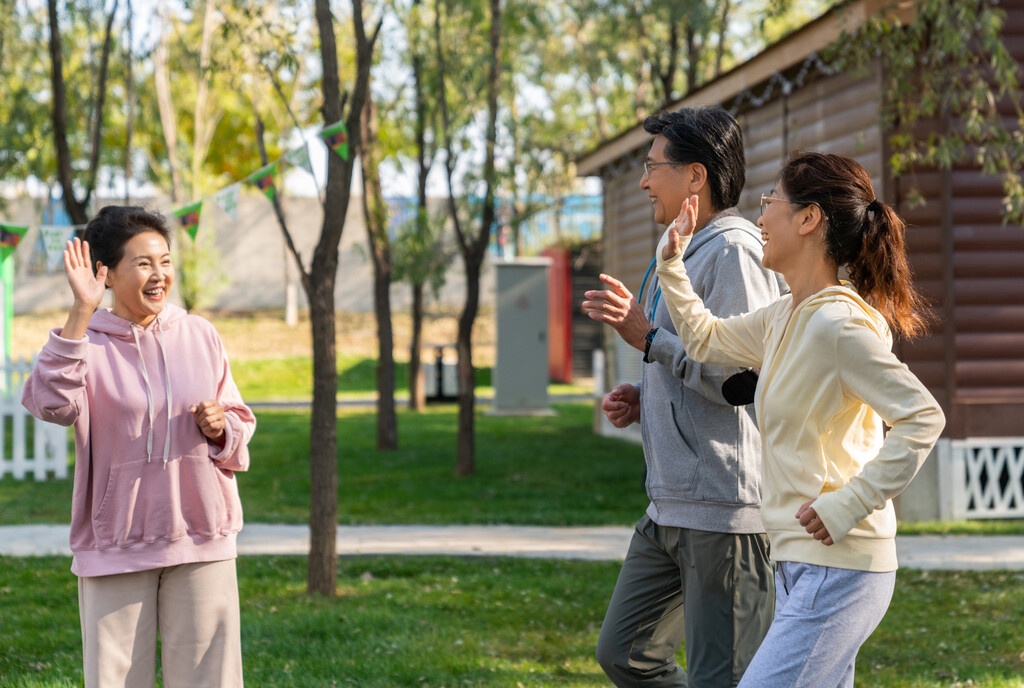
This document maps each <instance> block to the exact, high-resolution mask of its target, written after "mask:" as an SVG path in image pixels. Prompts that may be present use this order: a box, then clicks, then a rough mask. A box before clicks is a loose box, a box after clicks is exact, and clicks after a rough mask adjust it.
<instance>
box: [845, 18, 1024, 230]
mask: <svg viewBox="0 0 1024 688" xmlns="http://www.w3.org/2000/svg"><path fill="white" fill-rule="evenodd" d="M1005 18H1006V14H1005V12H1003V11H1002V10H1001V9H999V8H998V6H997V4H996V3H995V2H990V1H989V0H925V1H924V2H922V3H921V4H920V5H919V6H918V8H917V16H916V17H915V18H914V20H913V21H911V22H910V23H909V24H903V23H901V22H900V20H899V17H898V16H896V15H890V14H887V13H882V14H879V15H876V16H875V17H872V18H871V20H870V21H869V22H868V23H867V24H866V25H865V26H864V27H863V28H862V29H861V30H858V31H856V32H853V33H852V34H847V35H844V36H842V37H841V38H840V39H839V40H838V41H836V43H835V44H834V45H833V46H832V48H831V51H830V53H829V55H828V56H827V59H829V60H830V61H832V62H833V63H835V64H836V65H837V66H838V67H839V68H841V69H843V68H850V69H857V68H860V69H863V68H865V67H866V66H867V65H869V64H871V63H872V62H873V61H874V60H876V59H878V58H879V57H880V58H881V62H882V74H883V79H884V87H883V88H882V93H883V98H882V103H881V106H882V125H883V130H884V131H885V132H886V133H887V134H888V137H889V145H890V148H891V154H890V157H889V170H890V172H891V173H892V174H893V176H894V177H904V176H909V177H910V178H911V184H910V186H911V188H910V196H911V198H910V200H911V202H912V203H914V202H919V201H920V194H919V193H918V192H917V190H916V188H915V184H914V182H913V173H914V172H915V171H916V170H919V169H926V168H929V167H930V168H938V169H941V170H951V169H953V167H954V166H956V165H962V164H963V165H973V166H977V167H978V168H980V169H981V170H982V171H984V172H985V173H986V174H990V175H993V176H997V177H1000V178H1001V179H1002V183H1003V191H1004V193H1005V196H1004V199H1003V217H1004V220H1005V221H1006V222H1012V223H1014V224H1019V225H1024V178H1022V174H1021V170H1024V107H1022V102H1024V94H1022V90H1021V70H1020V66H1019V65H1018V64H1017V62H1016V60H1015V59H1014V57H1013V55H1012V54H1011V53H1010V52H1009V51H1008V50H1007V47H1006V45H1005V44H1004V43H1003V40H1002V37H1001V36H1000V32H1001V30H1002V27H1003V22H1004V21H1005ZM929 123H930V124H932V125H933V126H923V125H926V124H929Z"/></svg>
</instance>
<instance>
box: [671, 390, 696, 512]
mask: <svg viewBox="0 0 1024 688" xmlns="http://www.w3.org/2000/svg"><path fill="white" fill-rule="evenodd" d="M669 408H670V409H671V411H672V420H673V421H674V422H675V426H676V437H677V438H678V440H679V444H681V445H682V446H681V447H679V451H678V452H676V455H675V456H674V457H673V459H674V460H673V462H672V464H673V465H671V466H666V467H665V468H663V469H662V470H663V479H664V480H665V481H666V483H667V485H666V486H667V487H670V488H671V489H673V490H680V491H682V492H689V491H690V490H692V489H693V482H694V480H695V478H696V476H697V468H698V467H699V466H700V463H701V458H700V452H698V451H696V450H695V449H694V445H693V444H691V443H690V440H691V439H694V440H695V439H696V428H695V427H694V425H693V419H691V418H690V413H689V412H688V411H687V410H686V407H685V406H677V405H676V404H675V403H670V404H669ZM698 446H699V445H698ZM670 471H671V475H670V474H669V472H670Z"/></svg>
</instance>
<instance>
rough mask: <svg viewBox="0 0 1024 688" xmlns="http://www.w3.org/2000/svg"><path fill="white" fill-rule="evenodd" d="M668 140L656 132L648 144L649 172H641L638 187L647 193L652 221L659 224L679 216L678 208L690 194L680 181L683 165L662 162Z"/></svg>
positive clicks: (683, 169)
mask: <svg viewBox="0 0 1024 688" xmlns="http://www.w3.org/2000/svg"><path fill="white" fill-rule="evenodd" d="M666 145H668V139H667V138H665V137H664V136H662V135H661V134H658V135H657V136H655V137H654V141H653V142H652V143H651V150H650V152H649V153H648V154H647V162H648V163H650V164H651V165H654V167H651V168H650V170H651V173H650V174H647V172H644V174H643V176H642V177H641V178H640V188H641V189H643V190H644V191H646V192H647V195H648V196H649V197H650V199H651V205H652V206H653V208H654V221H655V222H657V223H658V224H659V225H668V224H669V223H670V222H672V220H674V219H676V216H677V215H679V209H680V208H681V207H682V205H683V199H685V198H688V197H689V195H690V194H689V187H687V186H686V185H685V184H684V183H683V181H684V179H683V175H684V171H685V169H686V167H687V166H686V164H684V163H678V164H674V165H664V164H659V163H667V162H669V159H668V158H667V157H666V155H665V146H666Z"/></svg>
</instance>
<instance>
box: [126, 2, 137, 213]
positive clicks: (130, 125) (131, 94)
mask: <svg viewBox="0 0 1024 688" xmlns="http://www.w3.org/2000/svg"><path fill="white" fill-rule="evenodd" d="M125 9H126V11H127V14H128V18H127V19H126V20H125V24H126V27H125V31H127V34H128V45H127V47H126V48H125V65H124V67H125V79H124V80H125V90H126V95H125V101H126V107H127V109H128V111H127V112H126V113H125V123H124V202H125V205H131V201H132V190H131V179H132V134H133V133H134V130H135V74H134V69H133V62H134V60H133V58H134V54H133V52H132V51H133V48H132V0H126V2H125Z"/></svg>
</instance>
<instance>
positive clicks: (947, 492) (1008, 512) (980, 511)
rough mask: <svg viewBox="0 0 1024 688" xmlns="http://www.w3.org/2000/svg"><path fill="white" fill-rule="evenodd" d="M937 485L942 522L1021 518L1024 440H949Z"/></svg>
mask: <svg viewBox="0 0 1024 688" xmlns="http://www.w3.org/2000/svg"><path fill="white" fill-rule="evenodd" d="M940 485H942V487H941V492H942V497H941V499H942V502H943V505H944V507H945V508H944V509H943V518H951V519H955V520H958V519H968V518H978V519H980V518H1024V437H998V438H990V439H969V440H952V441H951V442H950V451H949V456H948V459H947V461H946V470H945V476H944V477H943V479H940ZM947 509H948V511H947Z"/></svg>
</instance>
